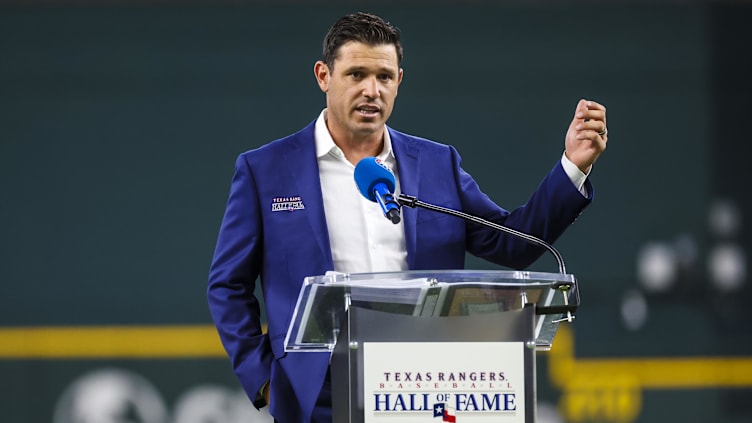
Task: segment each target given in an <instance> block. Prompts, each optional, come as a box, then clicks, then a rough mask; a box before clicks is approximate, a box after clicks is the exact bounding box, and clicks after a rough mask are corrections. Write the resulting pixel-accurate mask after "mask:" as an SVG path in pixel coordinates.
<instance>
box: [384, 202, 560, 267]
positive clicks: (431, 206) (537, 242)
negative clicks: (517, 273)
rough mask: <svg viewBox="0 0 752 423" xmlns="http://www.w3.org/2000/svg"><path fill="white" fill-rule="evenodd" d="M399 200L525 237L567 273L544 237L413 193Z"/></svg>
mask: <svg viewBox="0 0 752 423" xmlns="http://www.w3.org/2000/svg"><path fill="white" fill-rule="evenodd" d="M397 202H398V203H399V204H400V205H401V206H407V207H410V208H416V207H420V208H424V209H427V210H433V211H436V212H440V213H444V214H449V215H452V216H456V217H460V218H462V219H465V220H469V221H471V222H475V223H478V224H480V225H484V226H487V227H490V228H493V229H496V230H499V231H501V232H505V233H508V234H510V235H513V236H516V237H518V238H521V239H524V240H525V241H527V242H529V243H531V244H535V245H537V246H539V247H543V248H545V249H546V250H548V251H549V252H550V253H551V254H552V255H553V256H554V258H555V259H556V263H557V264H558V266H559V273H561V274H566V273H567V268H566V266H565V265H564V258H562V256H561V254H560V253H559V251H558V250H557V249H556V248H554V246H553V245H551V244H549V243H548V242H546V241H544V240H542V239H540V238H538V237H535V236H533V235H530V234H526V233H524V232H520V231H518V230H515V229H512V228H508V227H506V226H503V225H499V224H497V223H494V222H491V221H488V220H486V219H482V218H480V217H477V216H473V215H471V214H467V213H464V212H461V211H457V210H453V209H449V208H446V207H441V206H437V205H435V204H430V203H426V202H423V201H420V200H418V198H417V197H414V196H412V195H405V194H399V195H397Z"/></svg>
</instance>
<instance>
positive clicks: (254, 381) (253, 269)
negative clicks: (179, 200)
mask: <svg viewBox="0 0 752 423" xmlns="http://www.w3.org/2000/svg"><path fill="white" fill-rule="evenodd" d="M263 238H264V234H263V230H262V225H261V209H260V204H259V200H258V196H257V188H256V183H255V180H254V178H253V174H252V172H251V170H250V168H249V165H248V163H247V161H246V160H245V158H244V156H243V155H241V156H239V157H238V159H237V161H236V163H235V174H234V176H233V179H232V184H231V187H230V194H229V199H228V201H227V207H226V209H225V214H224V218H223V220H222V224H221V227H220V231H219V236H218V240H217V245H216V249H215V251H214V257H213V260H212V264H211V268H210V271H209V285H208V290H207V297H208V302H209V310H210V312H211V316H212V319H213V320H214V324H215V325H216V327H217V331H218V332H219V337H220V339H221V340H222V344H223V345H224V348H225V350H226V351H227V354H228V355H229V357H230V360H231V362H232V366H233V369H234V371H235V374H236V375H237V377H238V380H239V381H240V384H241V385H242V387H243V389H244V390H245V392H246V394H247V395H248V397H249V398H250V399H251V400H252V401H253V400H254V398H256V396H257V394H258V392H259V390H260V389H261V388H262V386H263V385H264V383H266V382H267V381H268V380H269V379H270V376H271V365H272V351H271V346H270V342H269V337H268V335H267V334H264V333H262V327H261V315H260V306H259V301H258V299H257V298H256V296H255V295H254V290H255V288H256V280H257V278H258V276H259V275H260V273H261V271H262V269H261V267H262V248H263ZM256 405H257V406H258V404H256Z"/></svg>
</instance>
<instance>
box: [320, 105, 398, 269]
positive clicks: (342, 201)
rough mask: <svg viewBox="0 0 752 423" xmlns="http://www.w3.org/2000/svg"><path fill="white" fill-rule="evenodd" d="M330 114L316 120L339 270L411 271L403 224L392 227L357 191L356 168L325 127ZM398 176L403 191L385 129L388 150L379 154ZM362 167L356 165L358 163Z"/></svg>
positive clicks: (329, 223) (326, 205)
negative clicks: (409, 269) (327, 116)
mask: <svg viewBox="0 0 752 423" xmlns="http://www.w3.org/2000/svg"><path fill="white" fill-rule="evenodd" d="M325 116H326V110H324V111H322V112H321V114H320V115H319V118H318V120H317V121H316V126H315V138H316V157H318V162H319V178H320V179H321V192H322V194H323V196H324V214H325V215H326V226H327V228H328V230H329V243H330V245H331V249H332V259H333V260H334V271H336V272H343V273H366V272H392V271H394V272H397V271H403V270H408V267H407V248H406V247H405V231H404V229H403V226H402V225H403V221H400V223H398V224H394V223H392V222H391V221H390V220H389V219H387V218H386V217H384V214H383V212H382V211H381V207H380V206H379V205H378V204H377V203H374V202H372V201H370V200H368V199H367V198H365V197H364V196H363V195H361V194H360V191H358V187H357V185H356V184H355V177H354V174H355V165H353V164H352V163H350V162H349V161H347V159H346V158H345V154H344V153H343V152H342V150H340V148H339V147H337V145H335V144H334V140H333V139H332V136H331V134H330V133H329V130H328V129H327V127H326V121H325ZM378 157H379V159H381V160H382V161H383V162H384V163H386V165H387V166H389V168H391V169H392V172H394V177H395V179H396V181H397V184H396V187H395V194H396V193H399V192H400V191H399V189H400V188H399V175H398V174H397V161H396V160H395V158H394V153H393V152H392V141H391V139H390V138H389V131H384V149H383V150H382V151H381V154H379V155H378ZM356 164H357V163H356Z"/></svg>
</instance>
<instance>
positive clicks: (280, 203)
mask: <svg viewBox="0 0 752 423" xmlns="http://www.w3.org/2000/svg"><path fill="white" fill-rule="evenodd" d="M303 209H305V206H304V205H303V200H302V199H301V198H300V197H274V198H273V199H272V211H273V212H278V211H288V212H292V211H295V210H303Z"/></svg>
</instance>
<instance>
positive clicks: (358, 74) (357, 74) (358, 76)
mask: <svg viewBox="0 0 752 423" xmlns="http://www.w3.org/2000/svg"><path fill="white" fill-rule="evenodd" d="M350 76H352V77H353V78H355V79H362V78H363V72H361V71H352V72H350Z"/></svg>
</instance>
